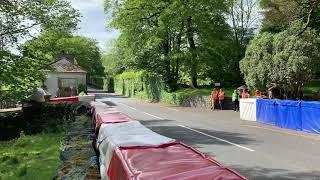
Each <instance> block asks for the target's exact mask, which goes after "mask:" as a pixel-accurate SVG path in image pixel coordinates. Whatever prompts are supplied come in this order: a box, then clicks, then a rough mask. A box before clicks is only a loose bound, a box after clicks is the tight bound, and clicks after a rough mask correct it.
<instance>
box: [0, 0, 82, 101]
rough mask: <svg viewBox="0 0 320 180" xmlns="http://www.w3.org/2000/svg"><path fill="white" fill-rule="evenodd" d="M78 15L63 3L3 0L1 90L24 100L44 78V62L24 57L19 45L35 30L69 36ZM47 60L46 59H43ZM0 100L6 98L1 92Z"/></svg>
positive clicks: (0, 9)
mask: <svg viewBox="0 0 320 180" xmlns="http://www.w3.org/2000/svg"><path fill="white" fill-rule="evenodd" d="M79 16H80V15H79V13H78V12H77V11H76V10H75V9H73V8H72V7H71V5H70V2H68V1H64V0H45V1H35V0H3V1H1V2H0V62H1V63H0V70H1V71H0V91H3V90H6V92H10V94H11V95H12V98H13V97H14V98H16V99H19V98H25V97H26V96H27V95H28V93H29V92H30V91H31V90H32V89H33V88H34V87H36V86H37V82H38V81H41V80H42V79H43V78H44V74H43V73H42V72H41V71H40V70H39V69H40V68H41V67H42V66H43V64H44V63H45V61H43V60H40V59H37V58H34V57H26V56H23V55H22V53H21V52H20V50H21V43H22V42H24V41H25V40H26V39H28V38H30V37H32V36H35V35H36V33H35V32H37V31H49V30H50V31H59V32H64V33H71V32H72V31H73V30H75V29H76V27H77V23H78V21H79ZM42 59H47V58H42ZM1 94H2V95H3V94H5V95H4V96H2V97H1V98H2V99H3V98H8V96H7V93H3V92H2V93H1Z"/></svg>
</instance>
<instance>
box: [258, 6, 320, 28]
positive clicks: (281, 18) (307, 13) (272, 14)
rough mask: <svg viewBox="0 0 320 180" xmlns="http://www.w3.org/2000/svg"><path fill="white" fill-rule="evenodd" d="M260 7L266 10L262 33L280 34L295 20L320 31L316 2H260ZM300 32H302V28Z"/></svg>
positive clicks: (318, 10) (319, 11)
mask: <svg viewBox="0 0 320 180" xmlns="http://www.w3.org/2000/svg"><path fill="white" fill-rule="evenodd" d="M260 5H261V7H262V8H263V9H265V10H266V12H265V15H264V19H263V23H262V31H269V32H281V31H283V30H286V29H287V28H288V27H289V26H290V25H291V23H292V22H294V21H296V20H301V21H303V22H305V23H306V25H307V26H309V27H312V28H314V29H316V30H317V31H318V32H319V31H320V27H319V20H320V2H319V1H318V0H295V1H292V0H261V2H260ZM307 26H306V27H307ZM300 31H301V32H302V31H303V28H302V29H300Z"/></svg>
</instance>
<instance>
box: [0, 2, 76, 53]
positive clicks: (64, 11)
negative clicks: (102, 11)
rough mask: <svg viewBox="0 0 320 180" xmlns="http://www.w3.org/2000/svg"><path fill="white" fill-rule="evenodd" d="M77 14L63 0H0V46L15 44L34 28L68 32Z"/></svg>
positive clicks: (28, 34) (71, 28)
mask: <svg viewBox="0 0 320 180" xmlns="http://www.w3.org/2000/svg"><path fill="white" fill-rule="evenodd" d="M79 16H80V15H79V13H78V12H77V11H76V10H75V9H73V8H72V7H71V5H70V2H67V1H63V0H46V1H35V0H2V1H1V2H0V43H1V44H0V47H1V48H2V49H4V48H5V47H7V46H8V45H9V46H10V45H19V42H20V41H19V40H21V39H24V38H27V37H28V36H32V35H33V34H34V33H32V32H33V31H35V30H56V31H64V32H72V31H73V30H75V29H76V27H77V23H78V21H79Z"/></svg>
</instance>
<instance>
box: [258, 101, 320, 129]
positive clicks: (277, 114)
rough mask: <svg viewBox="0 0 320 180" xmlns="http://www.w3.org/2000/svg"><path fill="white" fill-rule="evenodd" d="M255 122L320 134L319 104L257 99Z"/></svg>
mask: <svg viewBox="0 0 320 180" xmlns="http://www.w3.org/2000/svg"><path fill="white" fill-rule="evenodd" d="M257 121H258V122H261V123H264V124H269V125H273V126H277V127H281V128H287V129H293V130H299V131H305V132H311V133H318V134H320V103H319V102H304V101H282V100H281V101H277V100H265V99H257Z"/></svg>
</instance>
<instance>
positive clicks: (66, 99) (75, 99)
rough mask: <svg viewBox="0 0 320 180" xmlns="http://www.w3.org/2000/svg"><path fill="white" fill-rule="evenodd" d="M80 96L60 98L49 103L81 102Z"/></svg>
mask: <svg viewBox="0 0 320 180" xmlns="http://www.w3.org/2000/svg"><path fill="white" fill-rule="evenodd" d="M79 101H80V100H79V97H78V96H73V97H60V98H50V99H49V102H79Z"/></svg>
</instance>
